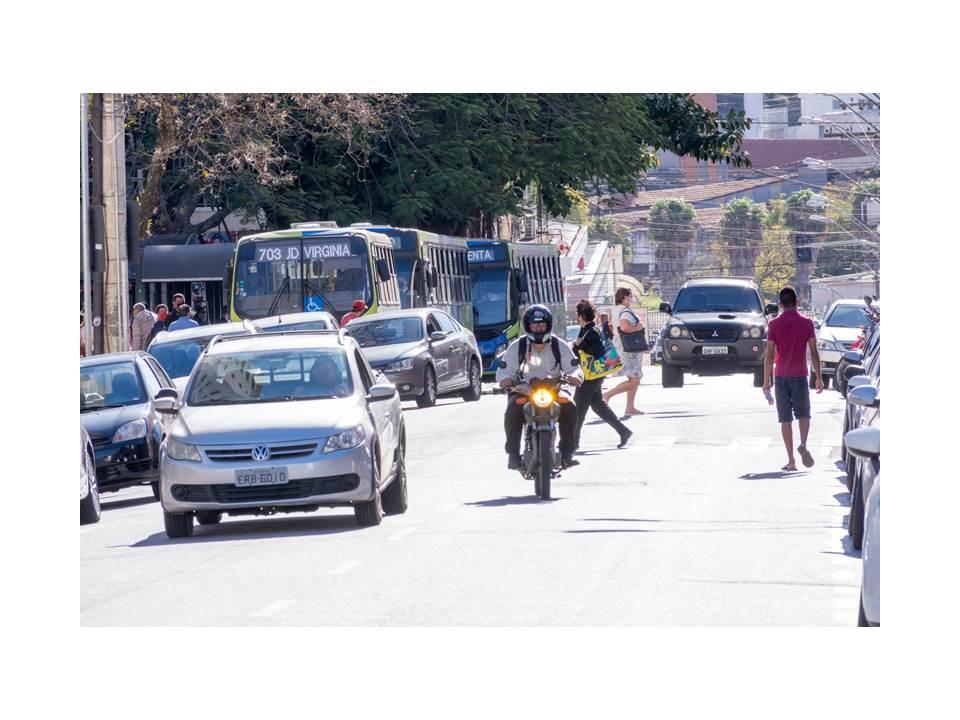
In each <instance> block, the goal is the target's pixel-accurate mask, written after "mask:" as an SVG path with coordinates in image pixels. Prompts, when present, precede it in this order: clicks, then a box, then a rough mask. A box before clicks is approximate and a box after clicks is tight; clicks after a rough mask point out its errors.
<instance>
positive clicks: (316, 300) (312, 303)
mask: <svg viewBox="0 0 960 720" xmlns="http://www.w3.org/2000/svg"><path fill="white" fill-rule="evenodd" d="M303 309H304V311H305V312H317V311H319V310H323V298H321V297H320V296H319V295H308V296H307V297H305V298H304V299H303Z"/></svg>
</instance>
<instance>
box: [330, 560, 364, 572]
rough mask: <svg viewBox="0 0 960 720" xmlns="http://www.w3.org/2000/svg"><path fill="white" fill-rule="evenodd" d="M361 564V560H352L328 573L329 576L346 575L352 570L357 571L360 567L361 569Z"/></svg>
mask: <svg viewBox="0 0 960 720" xmlns="http://www.w3.org/2000/svg"><path fill="white" fill-rule="evenodd" d="M360 564H361V563H360V561H359V560H351V561H350V562H345V563H344V564H343V565H341V566H340V567H338V568H334V569H333V570H331V571H330V572H328V573H327V575H346V574H347V573H348V572H350V571H351V570H356V569H357V568H358V567H360Z"/></svg>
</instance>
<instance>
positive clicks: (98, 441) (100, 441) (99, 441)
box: [90, 435, 113, 450]
mask: <svg viewBox="0 0 960 720" xmlns="http://www.w3.org/2000/svg"><path fill="white" fill-rule="evenodd" d="M112 439H113V438H112V437H111V436H110V435H101V436H100V437H96V436H91V438H90V442H91V443H93V447H94V449H95V450H99V449H100V448H105V447H106V446H107V445H109V444H110V441H111V440H112Z"/></svg>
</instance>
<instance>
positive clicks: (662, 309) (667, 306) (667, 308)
mask: <svg viewBox="0 0 960 720" xmlns="http://www.w3.org/2000/svg"><path fill="white" fill-rule="evenodd" d="M660 312H662V313H666V314H667V315H672V314H673V310H672V309H671V307H670V303H660Z"/></svg>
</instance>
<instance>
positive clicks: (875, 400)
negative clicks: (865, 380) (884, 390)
mask: <svg viewBox="0 0 960 720" xmlns="http://www.w3.org/2000/svg"><path fill="white" fill-rule="evenodd" d="M847 401H848V402H850V403H852V404H853V405H859V406H860V407H868V408H878V407H880V398H879V397H877V388H876V386H875V385H871V384H866V385H860V386H859V387H855V388H854V389H853V390H851V391H849V392H848V393H847Z"/></svg>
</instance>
